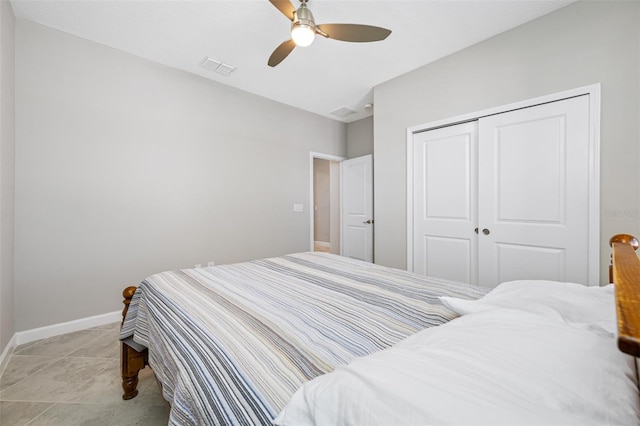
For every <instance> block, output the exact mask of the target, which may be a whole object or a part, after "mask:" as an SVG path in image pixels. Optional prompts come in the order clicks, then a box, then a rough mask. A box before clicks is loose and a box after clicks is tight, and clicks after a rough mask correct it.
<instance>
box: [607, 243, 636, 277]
mask: <svg viewBox="0 0 640 426" xmlns="http://www.w3.org/2000/svg"><path fill="white" fill-rule="evenodd" d="M613 243H622V244H628V245H630V246H631V247H633V249H634V250H638V246H639V245H640V242H638V240H637V238H636V237H634V236H633V235H629V234H616V235H614V236H613V237H611V238H610V239H609V247H611V248H613ZM609 282H610V283H612V282H613V253H611V263H610V264H609Z"/></svg>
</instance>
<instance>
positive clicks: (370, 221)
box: [362, 219, 373, 225]
mask: <svg viewBox="0 0 640 426" xmlns="http://www.w3.org/2000/svg"><path fill="white" fill-rule="evenodd" d="M362 223H366V224H367V225H371V224H372V223H373V219H369V220H365V221H364V222H362Z"/></svg>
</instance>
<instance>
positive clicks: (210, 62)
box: [201, 57, 236, 76]
mask: <svg viewBox="0 0 640 426" xmlns="http://www.w3.org/2000/svg"><path fill="white" fill-rule="evenodd" d="M201 65H202V68H206V69H208V70H210V71H215V72H217V73H218V74H221V75H224V76H227V75H229V74H231V73H232V72H233V71H234V70H235V69H236V67H234V66H231V65H229V64H224V63H222V62H220V61H217V60H215V59H212V58H209V57H206V58H204V61H203V62H202V64H201Z"/></svg>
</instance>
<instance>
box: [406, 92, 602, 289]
mask: <svg viewBox="0 0 640 426" xmlns="http://www.w3.org/2000/svg"><path fill="white" fill-rule="evenodd" d="M583 95H588V96H589V224H588V226H589V236H588V241H589V285H590V286H597V285H600V83H597V84H593V85H589V86H584V87H579V88H576V89H572V90H566V91H562V92H558V93H553V94H550V95H545V96H541V97H537V98H532V99H527V100H524V101H520V102H515V103H511V104H507V105H502V106H498V107H494V108H489V109H486V110H482V111H477V112H473V113H469V114H464V115H459V116H456V117H450V118H446V119H443V120H438V121H432V122H428V123H424V124H419V125H416V126H412V127H409V128H407V270H408V271H411V272H413V270H414V265H413V258H414V252H413V246H414V241H413V228H414V226H413V207H414V205H413V189H414V188H413V172H414V170H413V160H414V158H413V136H414V135H415V134H417V133H421V132H425V131H429V130H433V129H437V128H440V127H446V126H452V125H456V124H460V123H465V122H468V121H474V120H479V119H481V118H483V117H487V116H491V115H495V114H501V113H504V112H508V111H514V110H518V109H523V108H528V107H532V106H536V105H541V104H545V103H549V102H555V101H560V100H563V99H568V98H573V97H576V96H583Z"/></svg>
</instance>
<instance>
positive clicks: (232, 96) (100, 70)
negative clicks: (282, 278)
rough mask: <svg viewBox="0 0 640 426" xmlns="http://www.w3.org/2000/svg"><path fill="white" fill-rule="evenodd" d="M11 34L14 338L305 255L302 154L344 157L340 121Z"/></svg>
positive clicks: (134, 62) (99, 53) (305, 160)
mask: <svg viewBox="0 0 640 426" xmlns="http://www.w3.org/2000/svg"><path fill="white" fill-rule="evenodd" d="M15 43H16V80H15V84H16V160H15V161H16V163H15V168H16V169H15V171H16V182H15V191H16V193H15V197H16V198H15V209H16V220H15V300H16V303H15V312H16V329H17V330H18V331H21V330H25V329H31V328H34V327H39V326H43V325H48V324H55V323H59V322H63V321H68V320H73V319H77V318H83V317H87V316H91V315H96V314H101V313H105V312H112V311H115V310H118V309H119V308H120V306H121V305H120V302H121V298H120V292H121V291H122V289H123V288H124V287H125V286H127V285H131V284H136V283H138V282H140V280H142V279H144V278H145V277H146V276H148V275H149V274H152V273H154V272H158V271H161V270H167V269H175V268H184V267H192V266H193V265H194V264H195V263H206V262H207V261H208V260H214V261H216V263H218V264H221V263H229V262H237V261H243V260H247V259H251V258H259V257H266V256H274V255H281V254H285V253H289V252H296V251H306V250H308V249H309V246H310V242H309V235H310V232H309V227H310V223H309V212H307V211H306V209H307V207H306V206H309V185H310V183H309V176H310V174H309V173H310V171H309V152H310V151H314V152H322V153H326V154H331V155H339V156H345V155H346V125H345V124H343V123H339V122H337V121H334V120H330V119H327V118H323V117H320V116H318V115H314V114H310V113H308V112H304V111H301V110H298V109H295V108H290V107H287V106H284V105H282V104H278V103H275V102H272V101H269V100H266V99H263V98H259V97H256V96H253V95H250V94H247V93H245V92H241V91H238V90H235V89H232V88H229V87H227V86H223V85H220V84H217V83H214V82H211V81H209V80H205V79H202V78H200V77H196V76H193V75H190V74H187V73H184V72H181V71H178V70H174V69H171V68H168V67H164V66H161V65H158V64H155V63H152V62H149V61H147V60H144V59H141V58H138V57H135V56H131V55H128V54H125V53H122V52H120V51H116V50H114V49H110V48H108V47H105V46H102V45H99V44H96V43H92V42H89V41H86V40H83V39H80V38H77V37H74V36H71V35H68V34H65V33H62V32H58V31H55V30H52V29H49V28H46V27H42V26H39V25H36V24H33V23H29V22H26V21H21V20H17V21H16V40H15ZM230 78H233V77H230ZM300 135H306V136H305V137H304V138H301V137H300ZM294 203H300V204H302V205H303V206H305V211H304V212H302V213H294V212H293V204H294Z"/></svg>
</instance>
